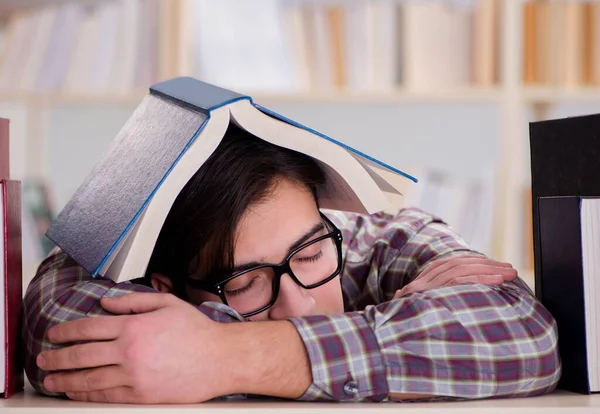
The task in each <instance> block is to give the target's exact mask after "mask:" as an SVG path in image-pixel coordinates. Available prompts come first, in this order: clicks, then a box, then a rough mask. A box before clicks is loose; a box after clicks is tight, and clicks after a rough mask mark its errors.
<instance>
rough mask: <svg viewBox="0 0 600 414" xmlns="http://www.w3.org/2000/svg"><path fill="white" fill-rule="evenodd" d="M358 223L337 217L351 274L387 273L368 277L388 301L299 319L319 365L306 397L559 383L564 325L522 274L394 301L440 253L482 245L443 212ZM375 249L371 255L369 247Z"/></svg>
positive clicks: (469, 392) (469, 391) (467, 391)
mask: <svg viewBox="0 0 600 414" xmlns="http://www.w3.org/2000/svg"><path fill="white" fill-rule="evenodd" d="M402 215H404V216H403V217H402ZM407 216H408V218H407ZM353 221H354V222H355V223H356V228H355V229H354V230H349V227H348V229H346V228H345V227H344V226H343V220H341V219H340V220H338V221H337V222H336V224H340V223H341V224H342V228H344V230H343V232H344V236H345V237H348V238H349V241H348V245H347V251H346V253H345V254H346V256H345V263H346V265H348V264H350V266H351V267H352V266H353V265H354V264H355V265H356V266H355V268H354V269H351V270H350V271H349V272H348V273H345V274H344V277H347V278H350V279H352V278H357V277H358V276H357V275H361V274H367V275H369V276H368V277H369V278H371V279H372V280H376V281H379V284H377V285H375V284H373V283H371V282H367V283H366V284H367V285H372V286H376V287H374V288H372V290H379V292H376V293H373V295H372V296H376V297H378V298H379V301H378V302H377V303H375V304H373V305H368V306H366V307H365V308H363V310H356V311H353V312H347V313H345V314H341V315H318V316H308V317H302V318H292V319H290V321H291V322H292V323H293V324H294V326H295V327H296V329H297V330H298V332H299V334H300V336H301V338H302V340H303V341H304V345H305V348H306V350H307V353H308V356H309V359H310V363H311V367H312V375H313V383H312V384H311V385H310V387H309V388H308V390H307V391H306V393H305V394H304V395H303V396H302V397H301V399H302V400H333V401H344V400H354V401H363V400H367V401H382V400H388V399H392V400H395V399H398V398H395V397H393V395H394V394H419V395H432V396H436V397H435V398H436V399H478V398H487V397H520V396H528V395H537V394H543V393H547V392H550V391H552V390H553V389H554V388H555V386H556V383H557V381H558V379H559V378H560V371H561V365H560V360H559V356H558V349H557V330H556V323H555V321H554V319H553V318H552V316H551V315H550V314H549V313H548V311H547V310H546V309H545V308H544V307H543V306H542V305H541V304H540V303H539V302H538V301H537V300H536V298H535V297H534V295H533V293H532V292H531V290H530V289H529V288H528V287H527V285H526V284H525V283H524V282H523V281H522V280H521V279H519V278H517V279H515V280H514V281H512V282H505V283H504V284H502V285H501V286H485V285H476V284H469V285H459V286H448V287H442V288H437V289H431V290H429V291H425V292H417V293H413V294H410V295H406V296H403V297H401V298H398V299H393V300H390V299H391V297H392V296H393V293H394V292H395V290H397V289H399V288H401V287H402V286H403V285H405V284H406V283H408V282H409V281H410V280H412V279H413V278H414V277H416V275H418V274H419V273H420V272H421V271H422V270H423V269H424V267H425V266H427V265H428V264H429V263H431V262H432V261H433V260H434V259H436V258H440V257H446V256H448V255H451V254H464V253H466V252H469V253H472V252H473V251H472V250H471V249H469V247H468V245H467V244H466V243H465V242H464V241H463V240H461V239H460V238H459V237H458V236H457V235H455V234H454V233H453V232H452V231H451V230H450V229H449V228H448V227H447V226H446V225H445V224H444V223H443V222H442V221H441V220H438V219H435V218H433V217H432V216H429V215H427V214H425V213H423V212H420V211H417V210H410V211H405V212H402V213H400V216H389V215H383V214H380V215H375V216H372V217H364V216H359V217H357V218H355V219H353ZM394 221H395V222H394ZM369 249H371V250H372V251H373V253H372V254H371V255H370V256H368V257H369V260H365V257H364V255H362V254H360V251H361V250H364V251H367V250H369ZM353 255H356V256H357V258H356V260H355V259H354V258H353ZM352 285H353V286H354V285H356V283H352ZM386 289H387V292H386V291H385V290H386Z"/></svg>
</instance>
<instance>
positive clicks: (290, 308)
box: [269, 274, 317, 320]
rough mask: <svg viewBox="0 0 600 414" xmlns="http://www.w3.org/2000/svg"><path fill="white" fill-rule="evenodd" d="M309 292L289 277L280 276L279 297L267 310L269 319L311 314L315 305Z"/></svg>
mask: <svg viewBox="0 0 600 414" xmlns="http://www.w3.org/2000/svg"><path fill="white" fill-rule="evenodd" d="M309 292H310V291H309V290H307V289H304V288H303V287H302V286H299V285H298V284H297V283H296V282H294V281H293V280H292V278H291V277H290V275H288V274H284V275H283V276H281V283H280V285H279V296H278V297H277V301H276V302H275V304H274V305H273V306H272V307H271V308H270V309H269V319H272V320H280V319H287V318H295V317H301V316H308V315H311V314H313V313H314V311H315V308H316V304H317V303H316V301H315V298H314V297H313V296H312V295H311V294H310V293H309Z"/></svg>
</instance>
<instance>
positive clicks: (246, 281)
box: [187, 213, 342, 317]
mask: <svg viewBox="0 0 600 414" xmlns="http://www.w3.org/2000/svg"><path fill="white" fill-rule="evenodd" d="M321 218H322V219H323V222H324V225H325V230H323V231H328V233H327V234H324V235H322V236H319V237H317V238H315V239H313V240H311V241H309V242H308V243H305V244H303V245H302V246H300V247H298V248H296V249H294V250H293V251H292V252H291V253H290V254H289V255H288V256H287V257H286V259H285V260H284V261H283V262H282V263H280V264H271V263H265V264H260V265H257V266H253V267H251V268H249V269H245V270H242V271H239V272H236V273H234V274H233V275H230V276H228V277H226V278H225V279H224V280H222V281H221V282H218V283H214V284H212V283H207V282H205V281H201V280H196V279H190V278H188V280H187V283H188V285H190V286H191V287H194V288H198V289H202V290H204V291H206V292H210V293H213V294H215V295H218V296H219V298H220V299H221V300H222V301H223V303H224V304H226V305H228V306H230V307H232V308H233V309H235V310H236V311H237V312H238V313H240V314H241V315H242V316H243V317H249V316H253V315H256V314H258V313H261V312H264V311H265V310H267V309H269V308H270V307H271V306H273V305H274V304H275V302H276V301H277V297H278V295H279V286H280V282H281V276H283V275H284V274H288V275H289V276H290V277H291V279H292V280H293V281H294V282H295V283H297V284H298V285H299V286H301V287H302V288H304V289H314V288H316V287H319V286H322V285H324V284H325V283H327V282H329V281H330V280H332V279H333V278H335V277H336V276H337V275H338V274H339V273H340V271H341V268H342V232H341V231H340V230H339V229H338V228H336V227H335V225H334V224H333V223H332V222H331V221H330V220H329V219H328V218H327V217H326V216H325V215H323V214H322V213H321Z"/></svg>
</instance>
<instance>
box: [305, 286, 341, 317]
mask: <svg viewBox="0 0 600 414" xmlns="http://www.w3.org/2000/svg"><path fill="white" fill-rule="evenodd" d="M311 296H312V297H313V298H314V299H315V301H316V303H317V306H316V308H317V309H316V310H317V312H316V313H317V314H322V315H326V314H334V313H343V312H344V299H343V296H342V287H341V286H340V279H339V277H336V278H335V279H333V280H331V281H329V282H328V283H326V284H324V285H323V286H320V287H318V288H316V289H312V291H311Z"/></svg>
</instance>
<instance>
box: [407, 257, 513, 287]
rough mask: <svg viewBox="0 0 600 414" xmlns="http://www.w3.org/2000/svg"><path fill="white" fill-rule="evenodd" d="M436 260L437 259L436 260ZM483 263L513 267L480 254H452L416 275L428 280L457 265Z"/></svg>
mask: <svg viewBox="0 0 600 414" xmlns="http://www.w3.org/2000/svg"><path fill="white" fill-rule="evenodd" d="M436 262H437V261H436ZM476 264H483V265H488V266H494V267H501V268H503V269H513V267H512V265H510V264H509V263H504V262H498V261H496V260H492V259H488V258H485V257H481V256H464V257H463V256H458V257H457V256H454V257H451V258H447V259H443V260H440V261H439V263H434V264H432V265H431V267H429V268H428V269H426V270H425V271H424V272H423V273H421V275H419V276H417V279H421V278H422V279H425V280H424V281H430V280H432V279H434V278H436V277H437V276H439V275H440V274H442V273H445V272H448V271H451V270H453V269H454V268H456V267H459V266H466V265H476Z"/></svg>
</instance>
